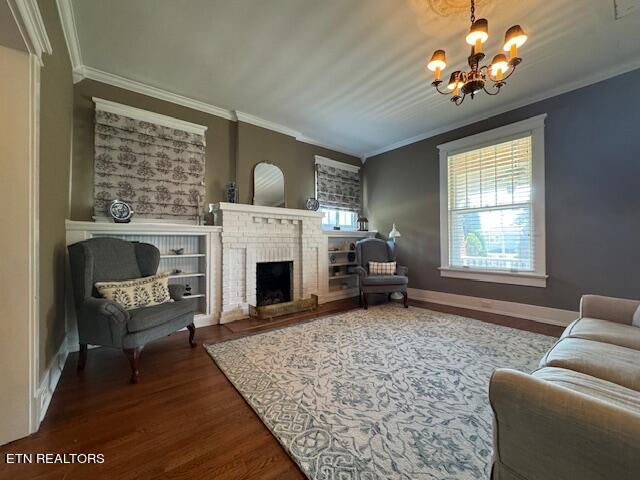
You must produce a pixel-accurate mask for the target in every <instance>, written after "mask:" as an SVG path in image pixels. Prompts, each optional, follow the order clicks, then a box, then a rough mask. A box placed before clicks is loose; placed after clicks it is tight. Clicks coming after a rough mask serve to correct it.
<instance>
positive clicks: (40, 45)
mask: <svg viewBox="0 0 640 480" xmlns="http://www.w3.org/2000/svg"><path fill="white" fill-rule="evenodd" d="M7 5H8V6H9V10H11V14H12V15H13V18H14V19H15V21H16V25H17V26H18V29H19V30H20V35H22V39H23V40H24V43H25V46H26V47H27V50H28V51H29V53H30V54H32V55H35V56H36V57H37V58H38V63H39V65H40V66H43V65H44V63H43V61H42V54H43V53H47V54H49V55H51V54H52V53H53V48H52V47H51V42H50V41H49V36H48V35H47V29H46V28H45V26H44V20H42V15H41V14H40V9H39V8H38V3H37V2H36V0H7Z"/></svg>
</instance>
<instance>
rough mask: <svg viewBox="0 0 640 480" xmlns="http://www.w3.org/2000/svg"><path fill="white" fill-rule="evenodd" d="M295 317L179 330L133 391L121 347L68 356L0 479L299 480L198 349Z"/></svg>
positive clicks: (153, 351)
mask: <svg viewBox="0 0 640 480" xmlns="http://www.w3.org/2000/svg"><path fill="white" fill-rule="evenodd" d="M411 303H412V305H413V306H414V307H421V308H430V309H432V310H437V311H443V312H447V313H454V314H457V315H463V316H467V317H470V318H477V319H479V320H483V321H487V322H492V323H497V324H501V325H508V326H511V327H514V328H519V329H523V330H529V331H535V332H539V333H544V334H547V335H553V336H559V335H560V333H561V332H562V328H561V327H555V326H553V325H544V324H540V323H536V322H532V321H528V320H523V319H517V318H512V317H505V316H502V315H494V314H489V313H483V312H476V311H473V310H464V309H459V308H454V307H445V306H442V305H436V304H429V303H426V302H420V301H412V302H411ZM353 307H354V301H353V300H349V301H341V302H332V303H331V304H326V305H324V306H322V307H321V308H320V309H319V310H318V312H315V313H314V315H313V316H322V315H327V314H332V313H337V312H342V311H346V310H349V309H351V308H353ZM311 317H312V316H311V315H309V314H299V315H298V316H297V317H296V316H291V317H288V318H286V319H283V321H279V322H274V323H273V324H271V325H269V326H267V327H264V326H262V325H255V324H253V323H251V322H245V325H244V326H242V325H237V326H235V327H234V329H235V330H236V332H233V331H232V330H231V329H229V328H228V327H226V326H224V325H215V326H211V327H203V328H199V329H198V330H197V333H196V339H197V340H198V342H199V344H200V346H198V348H195V349H192V348H189V347H188V344H187V332H178V333H175V334H173V335H170V336H169V337H167V338H166V339H164V340H160V341H158V342H155V343H152V344H150V345H148V346H147V347H146V348H145V350H144V352H143V354H142V358H141V372H140V383H139V384H137V385H130V384H129V383H127V379H128V375H129V373H128V363H127V360H126V358H125V357H124V355H123V354H122V352H121V351H118V350H113V349H108V348H96V349H92V350H90V351H89V357H88V362H87V367H86V369H85V371H84V372H83V373H82V374H81V375H78V374H77V373H76V370H75V367H76V359H77V354H71V355H69V358H68V360H67V364H66V365H65V368H64V371H63V373H62V377H61V379H60V383H59V384H58V388H57V389H56V393H55V395H54V396H53V399H52V401H51V405H50V407H49V412H48V413H47V417H46V418H45V420H44V422H43V423H42V425H41V427H40V431H39V432H37V433H35V434H33V435H31V436H29V437H27V438H24V439H21V440H17V441H15V442H12V443H10V444H7V445H4V446H2V447H0V455H1V456H2V459H3V461H2V462H1V463H0V478H1V479H5V478H6V479H11V480H14V479H15V480H19V479H34V478H38V479H40V478H41V479H62V478H64V479H76V478H78V479H86V478H105V477H108V478H111V479H116V478H117V479H121V478H122V479H140V478H176V479H182V478H184V479H191V478H215V479H217V480H223V479H229V480H242V479H244V480H254V479H255V480H258V479H259V480H269V479H273V480H295V479H303V478H305V477H304V475H303V474H302V473H301V471H300V470H299V469H298V467H297V466H296V464H295V463H294V462H293V461H292V460H291V459H290V458H289V456H288V455H287V454H286V452H285V451H284V450H283V448H282V447H281V446H280V444H279V443H278V441H277V440H276V439H275V438H274V437H273V436H272V435H271V434H270V432H269V430H268V429H267V427H265V425H264V424H263V423H262V422H261V421H260V419H259V418H258V416H257V415H256V414H255V413H254V412H253V410H252V409H251V408H250V407H249V406H248V405H247V404H246V403H245V401H244V400H243V399H242V397H241V396H240V394H238V392H237V391H236V390H235V388H234V387H233V385H231V383H230V382H229V381H228V380H227V378H226V377H225V376H224V374H223V373H222V372H221V371H220V369H219V368H218V367H217V366H216V365H215V363H214V362H213V361H212V360H211V358H210V357H209V355H208V354H207V352H206V351H205V350H204V348H203V347H202V346H201V344H202V343H213V342H219V341H224V340H228V339H232V338H237V337H239V336H243V335H247V334H254V333H256V332H258V331H261V330H263V329H264V328H281V327H283V326H285V325H288V324H291V323H296V322H301V321H306V320H308V319H309V318H311ZM46 452H51V453H103V454H104V455H105V463H104V464H103V465H97V466H96V465H77V464H75V465H7V464H6V463H5V462H4V456H5V454H6V453H46Z"/></svg>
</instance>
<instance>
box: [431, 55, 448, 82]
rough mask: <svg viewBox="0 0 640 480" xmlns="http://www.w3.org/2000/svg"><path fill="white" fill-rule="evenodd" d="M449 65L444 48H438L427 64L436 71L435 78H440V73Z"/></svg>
mask: <svg viewBox="0 0 640 480" xmlns="http://www.w3.org/2000/svg"><path fill="white" fill-rule="evenodd" d="M446 66H447V57H446V55H445V53H444V50H436V51H435V52H433V55H431V60H430V61H429V63H428V64H427V68H428V69H429V70H431V71H432V72H435V79H436V80H440V73H441V72H442V70H444V69H445V68H446Z"/></svg>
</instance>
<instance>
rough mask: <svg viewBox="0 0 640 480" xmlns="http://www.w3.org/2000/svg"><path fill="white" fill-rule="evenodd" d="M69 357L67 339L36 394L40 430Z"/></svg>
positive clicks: (46, 372) (48, 368)
mask: <svg viewBox="0 0 640 480" xmlns="http://www.w3.org/2000/svg"><path fill="white" fill-rule="evenodd" d="M68 356H69V349H68V345H67V339H66V338H65V339H64V340H63V341H62V344H61V345H60V348H59V349H58V352H57V353H56V354H55V356H54V357H53V359H52V360H51V363H50V364H49V366H48V367H47V369H46V370H45V372H44V376H43V377H42V380H41V381H40V386H39V387H38V391H37V392H36V400H37V405H38V428H39V427H40V423H41V422H42V420H43V419H44V416H45V415H46V414H47V410H48V409H49V404H50V403H51V398H52V397H53V393H54V392H55V391H56V387H57V386H58V382H59V381H60V376H61V375H62V370H63V369H64V365H65V363H66V361H67V357H68ZM36 431H37V429H36Z"/></svg>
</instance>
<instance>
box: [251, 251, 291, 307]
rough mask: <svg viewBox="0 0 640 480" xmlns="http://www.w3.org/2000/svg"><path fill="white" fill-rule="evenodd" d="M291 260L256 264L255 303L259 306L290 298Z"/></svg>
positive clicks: (281, 301) (289, 299)
mask: <svg viewBox="0 0 640 480" xmlns="http://www.w3.org/2000/svg"><path fill="white" fill-rule="evenodd" d="M292 274H293V262H259V263H258V264H256V303H257V305H258V306H259V307H262V306H265V305H275V304H277V303H285V302H289V301H291V300H292V295H291V287H292V281H291V280H292Z"/></svg>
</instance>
